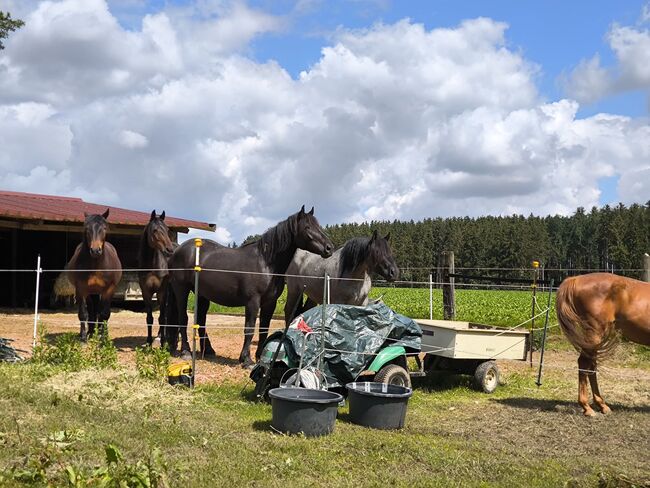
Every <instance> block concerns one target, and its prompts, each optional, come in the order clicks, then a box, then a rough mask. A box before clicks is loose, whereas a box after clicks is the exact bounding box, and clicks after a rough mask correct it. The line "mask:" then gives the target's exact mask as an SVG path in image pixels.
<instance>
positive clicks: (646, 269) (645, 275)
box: [643, 253, 650, 283]
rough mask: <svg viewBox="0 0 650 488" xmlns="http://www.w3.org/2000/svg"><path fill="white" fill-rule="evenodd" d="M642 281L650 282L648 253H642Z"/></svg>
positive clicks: (649, 257) (649, 256) (649, 258)
mask: <svg viewBox="0 0 650 488" xmlns="http://www.w3.org/2000/svg"><path fill="white" fill-rule="evenodd" d="M643 281H645V282H646V283H650V255H648V253H645V254H644V255H643Z"/></svg>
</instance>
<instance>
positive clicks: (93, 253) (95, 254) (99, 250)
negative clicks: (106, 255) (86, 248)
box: [90, 247, 104, 258]
mask: <svg viewBox="0 0 650 488" xmlns="http://www.w3.org/2000/svg"><path fill="white" fill-rule="evenodd" d="M103 252H104V249H103V248H101V247H91V248H90V255H91V256H92V257H94V258H98V257H99V256H101V255H102V253H103Z"/></svg>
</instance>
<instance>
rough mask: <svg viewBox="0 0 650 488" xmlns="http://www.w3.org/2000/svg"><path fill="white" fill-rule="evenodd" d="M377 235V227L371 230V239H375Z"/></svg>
mask: <svg viewBox="0 0 650 488" xmlns="http://www.w3.org/2000/svg"><path fill="white" fill-rule="evenodd" d="M377 236H378V234H377V229H375V230H373V231H372V240H373V241H375V240H377Z"/></svg>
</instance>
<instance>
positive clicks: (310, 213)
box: [308, 207, 314, 215]
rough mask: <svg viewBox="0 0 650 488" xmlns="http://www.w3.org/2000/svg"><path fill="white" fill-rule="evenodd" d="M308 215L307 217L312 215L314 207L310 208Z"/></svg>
mask: <svg viewBox="0 0 650 488" xmlns="http://www.w3.org/2000/svg"><path fill="white" fill-rule="evenodd" d="M308 213H309V215H314V207H312V208H311V210H310V211H309V212H308Z"/></svg>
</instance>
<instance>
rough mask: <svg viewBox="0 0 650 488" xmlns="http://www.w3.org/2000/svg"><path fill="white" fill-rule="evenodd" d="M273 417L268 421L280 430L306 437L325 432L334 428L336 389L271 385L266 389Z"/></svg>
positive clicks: (339, 398) (337, 397) (336, 409)
mask: <svg viewBox="0 0 650 488" xmlns="http://www.w3.org/2000/svg"><path fill="white" fill-rule="evenodd" d="M269 398H270V399H271V408H272V411H273V418H272V420H271V425H272V426H273V428H274V429H277V430H279V431H280V432H285V433H289V434H298V433H300V432H302V433H303V434H304V435H305V436H307V437H316V436H321V435H327V434H330V433H332V432H333V431H334V423H335V421H336V414H337V413H338V405H339V402H340V401H341V400H343V397H342V396H341V395H339V394H338V393H334V392H331V391H326V390H312V389H309V388H273V389H272V390H271V391H269Z"/></svg>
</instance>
